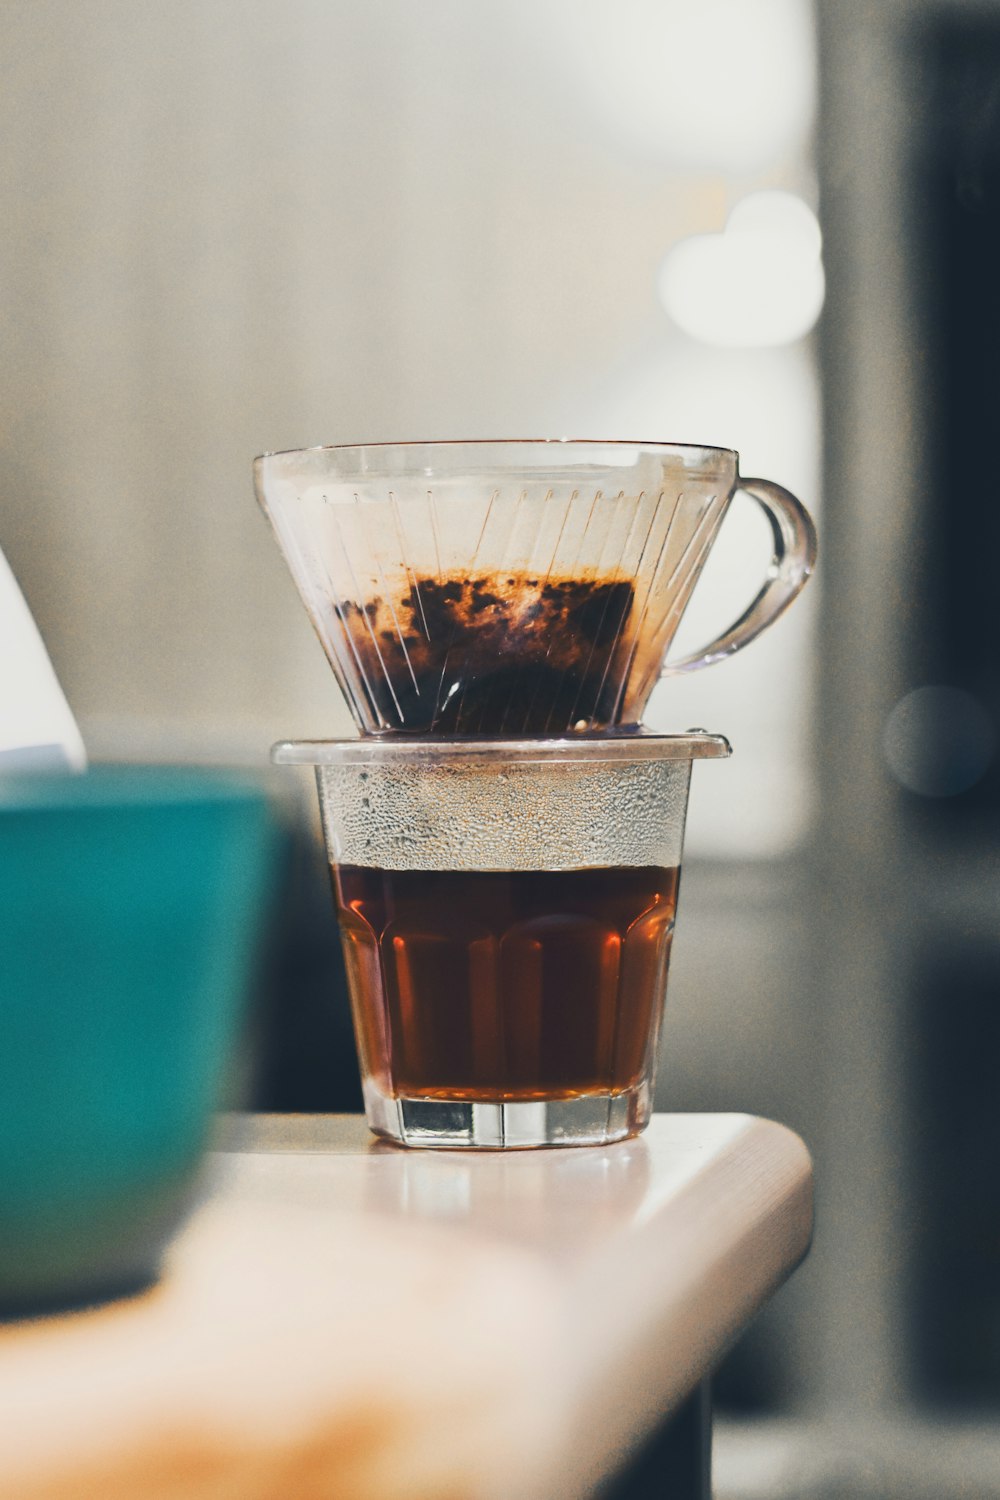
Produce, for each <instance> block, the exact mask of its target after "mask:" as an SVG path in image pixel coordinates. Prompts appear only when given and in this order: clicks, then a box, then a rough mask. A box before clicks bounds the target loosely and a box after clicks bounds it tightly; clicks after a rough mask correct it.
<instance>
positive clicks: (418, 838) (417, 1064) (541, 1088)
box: [273, 732, 729, 1147]
mask: <svg viewBox="0 0 1000 1500" xmlns="http://www.w3.org/2000/svg"><path fill="white" fill-rule="evenodd" d="M728 754H729V745H728V744H727V742H726V741H725V740H724V739H723V738H721V736H715V735H708V734H703V733H700V732H695V733H690V734H687V735H646V734H641V733H639V734H634V735H617V736H599V735H593V736H586V735H579V736H574V737H572V738H569V739H563V740H558V739H534V740H466V741H461V740H452V741H447V740H423V741H418V740H411V739H395V740H390V739H360V740H349V741H338V742H315V743H297V744H292V743H286V744H282V745H278V746H276V747H275V750H274V752H273V758H274V759H275V761H277V762H278V763H281V764H286V765H287V764H293V765H305V764H312V765H314V766H315V768H316V777H317V782H318V786H319V796H320V804H321V810H322V816H323V826H324V832H325V836H326V843H327V851H328V855H329V859H330V865H331V872H332V879H333V889H334V897H335V903H336V909H337V916H338V919H339V922H340V931H341V938H342V942H343V948H344V956H345V960H346V966H347V976H348V986H349V990H350V996H351V1004H352V1009H353V1015H354V1027H355V1035H356V1039H357V1046H358V1054H359V1061H360V1066H361V1076H362V1085H363V1090H364V1099H365V1110H366V1114H367V1118H368V1123H369V1125H370V1127H371V1129H372V1130H373V1131H374V1132H375V1133H376V1134H377V1135H381V1136H385V1137H387V1138H388V1139H390V1140H392V1141H396V1142H398V1143H400V1144H403V1145H408V1146H443V1147H458V1146H471V1147H512V1146H521V1147H523V1146H557V1145H559V1146H569V1145H588V1144H603V1143H606V1142H609V1141H615V1140H619V1139H621V1138H623V1137H625V1136H629V1135H634V1134H636V1133H637V1132H638V1131H640V1130H642V1129H643V1127H644V1126H645V1125H646V1123H647V1122H648V1120H649V1115H650V1109H651V1103H652V1092H653V1079H654V1072H655V1063H656V1047H657V1037H658V1032H659V1026H660V1017H661V1013H662V1009H663V1000H664V993H665V988H666V979H667V965H668V961H669V957H670V946H671V940H672V937H673V931H674V921H675V915H676V906H677V891H678V883H679V877H680V865H681V852H682V846H683V839H684V823H685V817H686V812H687V803H688V790H689V785H690V779H691V765H692V762H693V761H694V760H697V759H709V758H719V757H723V756H727V755H728Z"/></svg>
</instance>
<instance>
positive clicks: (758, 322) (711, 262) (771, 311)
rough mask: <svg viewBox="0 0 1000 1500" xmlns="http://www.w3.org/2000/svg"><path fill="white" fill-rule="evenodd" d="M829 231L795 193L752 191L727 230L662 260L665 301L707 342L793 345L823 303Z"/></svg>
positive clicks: (683, 245)
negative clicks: (825, 236)
mask: <svg viewBox="0 0 1000 1500" xmlns="http://www.w3.org/2000/svg"><path fill="white" fill-rule="evenodd" d="M821 246H822V236H821V234H820V228H819V223H818V222H817V219H816V216H815V214H814V213H813V212H812V209H811V208H810V207H809V205H808V204H807V203H805V202H803V200H802V199H801V198H797V197H796V196H795V194H794V193H785V192H778V191H772V192H764V193H751V194H750V195H749V196H748V197H746V198H744V199H743V200H742V201H741V202H740V203H738V204H737V205H736V207H735V208H734V209H733V211H732V213H731V214H730V216H729V220H728V222H727V224H726V228H725V231H724V232H723V233H722V234H696V235H691V236H690V237H689V238H687V239H684V240H680V241H679V242H678V244H676V245H675V246H674V247H673V249H672V250H671V251H670V252H669V254H668V255H667V257H666V259H665V260H664V262H663V266H662V268H661V270H660V275H659V280H658V291H659V295H660V299H661V301H662V303H663V305H664V307H665V308H666V310H667V312H668V313H669V314H670V316H671V317H672V318H673V320H674V322H675V323H676V324H677V325H678V327H679V328H683V330H684V332H685V333H689V334H690V335H691V337H692V338H696V339H699V340H700V341H701V342H702V343H705V344H714V345H716V346H717V347H720V348H728V349H754V348H756V349H769V348H777V347H780V346H781V345H783V344H794V343H796V342H797V341H798V340H799V339H801V338H803V337H804V336H805V335H806V334H807V333H808V332H809V330H810V329H811V328H812V327H813V325H814V323H815V322H816V319H817V318H818V317H819V314H820V310H821V308H822V306H823V296H824V292H825V283H824V278H823V267H822V264H821V261H820V249H821Z"/></svg>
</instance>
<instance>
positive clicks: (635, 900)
mask: <svg viewBox="0 0 1000 1500" xmlns="http://www.w3.org/2000/svg"><path fill="white" fill-rule="evenodd" d="M678 875H679V872H678V871H677V870H676V869H670V870H667V869H660V868H658V867H653V866H650V867H645V868H630V867H621V868H615V869H596V870H570V871H519V872H516V873H512V874H505V873H496V874H494V873H481V872H475V871H473V872H468V871H461V872H456V873H451V872H438V871H410V870H404V871H395V870H372V869H362V868H358V867H355V866H339V867H337V866H334V869H333V884H334V892H335V896H336V901H337V908H338V914H339V917H340V927H341V936H342V938H343V944H344V954H345V957H346V960H347V975H348V983H349V986H350V991H351V1001H352V1005H353V1008H354V1018H355V1029H356V1033H357V1037H358V1048H359V1052H360V1054H361V1065H362V1070H363V1071H364V1072H365V1073H367V1074H370V1075H371V1076H372V1077H373V1078H374V1079H375V1082H376V1083H377V1084H378V1086H379V1088H381V1089H382V1090H383V1091H384V1092H386V1093H390V1094H394V1095H399V1094H403V1095H417V1096H422V1097H438V1098H442V1097H445V1098H449V1099H480V1100H515V1099H519V1100H528V1099H539V1098H568V1097H572V1096H573V1095H576V1094H582V1093H593V1092H604V1091H608V1092H616V1091H620V1090H623V1089H627V1088H629V1087H631V1086H632V1085H634V1084H635V1083H637V1082H638V1081H639V1080H640V1079H641V1077H642V1076H643V1074H644V1072H645V1070H646V1065H647V1059H648V1056H649V1049H650V1047H651V1046H652V1045H653V1044H654V1043H655V1032H656V1025H657V1021H658V1017H659V1009H660V1004H661V1001H662V992H663V984H664V981H665V978H666V967H667V960H668V958H669V953H670V939H671V934H672V931H673V921H674V911H675V907H676V903H677V884H678Z"/></svg>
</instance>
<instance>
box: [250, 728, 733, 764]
mask: <svg viewBox="0 0 1000 1500" xmlns="http://www.w3.org/2000/svg"><path fill="white" fill-rule="evenodd" d="M732 753H733V752H732V746H731V745H730V743H729V741H728V740H727V739H726V737H725V736H724V735H721V734H709V733H708V732H707V731H706V730H689V731H688V732H687V733H686V734H647V733H645V732H644V731H638V732H637V733H634V734H608V733H606V732H604V733H601V732H598V733H594V734H577V735H573V736H571V737H568V736H567V737H561V738H555V737H553V738H549V737H548V736H546V737H545V738H534V739H532V738H522V739H503V738H501V737H486V736H476V735H470V736H469V737H468V738H464V739H458V738H455V739H444V738H438V739H435V738H433V737H429V738H416V737H411V736H408V735H400V734H392V735H378V736H375V735H371V736H369V735H362V736H359V737H355V738H352V739H344V740H279V742H278V743H277V744H276V745H273V746H272V747H271V760H272V762H273V764H274V765H276V766H329V765H342V766H357V765H386V764H395V765H401V764H403V765H405V764H415V765H426V764H427V763H428V762H432V761H443V760H449V761H450V760H460V761H464V762H469V761H474V760H476V759H477V758H478V759H480V760H482V759H483V758H486V757H488V758H489V759H491V760H492V759H495V760H496V761H497V762H498V763H499V762H501V761H506V762H507V763H521V764H523V763H525V762H538V761H551V762H554V763H555V764H559V763H563V764H565V763H567V762H569V763H579V762H601V761H624V762H635V761H643V760H727V759H728V758H729V756H731V755H732Z"/></svg>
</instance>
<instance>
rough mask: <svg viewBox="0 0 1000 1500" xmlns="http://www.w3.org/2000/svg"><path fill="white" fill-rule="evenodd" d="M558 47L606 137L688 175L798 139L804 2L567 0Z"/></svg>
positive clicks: (760, 161) (810, 96) (809, 92)
mask: <svg viewBox="0 0 1000 1500" xmlns="http://www.w3.org/2000/svg"><path fill="white" fill-rule="evenodd" d="M555 14H558V15H559V18H560V21H561V22H562V25H561V29H560V35H559V50H560V54H561V55H562V56H567V55H568V56H569V57H570V58H571V59H572V61H573V63H574V66H575V68H576V70H577V72H578V74H579V75H580V77H581V79H582V82H583V84H584V87H585V88H586V91H587V97H588V100H589V102H590V104H591V107H592V108H593V109H594V111H595V112H596V113H598V114H599V115H600V116H601V117H602V123H603V124H604V125H605V127H606V128H607V130H608V132H609V134H610V135H611V137H612V138H613V139H617V140H618V141H619V142H620V143H621V144H622V145H624V146H626V147H627V148H629V149H630V150H631V151H633V152H634V153H636V154H638V155H640V156H650V155H655V156H656V157H658V158H659V159H661V160H666V161H668V162H670V163H671V164H672V165H674V166H678V167H681V168H683V169H685V170H695V171H711V172H725V173H727V174H734V175H735V174H740V173H750V172H755V171H760V170H762V169H765V168H767V167H768V166H770V165H773V164H774V162H776V161H777V160H778V159H779V158H780V157H781V156H782V155H783V154H785V153H786V152H787V151H788V150H789V149H794V148H795V147H796V146H797V145H799V144H801V143H802V142H804V141H805V139H806V137H807V135H808V132H809V129H810V126H811V123H812V117H813V108H814V100H815V57H814V50H815V49H814V39H813V29H812V6H811V5H810V4H809V3H808V0H697V3H692V0H617V3H616V4H614V5H609V4H608V3H607V0H582V3H581V0H575V3H573V4H572V5H563V6H557V7H555V8H554V9H552V10H550V17H554V15H555Z"/></svg>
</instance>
